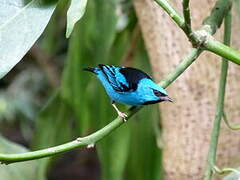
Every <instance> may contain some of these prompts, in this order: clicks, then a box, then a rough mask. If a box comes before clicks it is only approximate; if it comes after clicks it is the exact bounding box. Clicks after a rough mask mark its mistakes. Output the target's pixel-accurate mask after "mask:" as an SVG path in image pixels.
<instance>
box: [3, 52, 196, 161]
mask: <svg viewBox="0 0 240 180" xmlns="http://www.w3.org/2000/svg"><path fill="white" fill-rule="evenodd" d="M200 53H201V50H197V49H192V51H191V52H190V53H189V54H188V55H187V57H186V58H185V59H184V60H183V61H182V62H181V63H180V64H179V65H178V66H177V67H176V69H175V70H174V72H172V73H171V74H170V75H169V76H168V77H167V78H166V79H165V80H163V81H162V82H160V85H161V86H162V87H163V88H166V87H167V86H169V85H170V84H171V83H172V82H173V81H174V80H176V79H177V77H179V76H180V75H181V74H182V73H183V72H184V71H185V70H186V69H187V68H188V67H189V66H190V65H191V64H192V63H193V62H194V60H195V59H196V58H197V57H198V56H199V55H200ZM141 108H142V106H139V107H136V108H130V109H131V110H129V111H128V113H127V114H128V118H127V119H129V118H131V116H133V115H134V114H135V113H136V112H137V111H139V110H140V109H141ZM123 123H124V121H123V120H122V119H120V118H116V119H115V120H113V121H112V122H111V123H109V124H108V125H107V126H105V127H104V128H102V129H100V130H98V131H97V132H95V133H93V134H91V135H89V136H86V137H83V138H78V139H76V140H74V141H71V142H68V143H65V144H62V145H59V146H55V147H51V148H47V149H42V150H37V151H32V152H26V153H18V154H0V162H2V163H5V164H9V163H14V162H20V161H28V160H33V159H39V158H44V157H49V156H53V155H57V154H60V153H63V152H67V151H70V150H73V149H75V148H79V147H82V146H88V145H93V144H95V143H96V142H98V141H99V140H101V139H102V138H104V137H105V136H107V135H109V134H110V133H111V132H112V131H114V130H115V129H116V128H118V127H119V126H121V125H122V124H123Z"/></svg>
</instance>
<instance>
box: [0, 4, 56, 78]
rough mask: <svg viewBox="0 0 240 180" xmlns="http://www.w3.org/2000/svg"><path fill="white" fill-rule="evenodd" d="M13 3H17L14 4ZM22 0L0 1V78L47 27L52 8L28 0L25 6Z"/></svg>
mask: <svg viewBox="0 0 240 180" xmlns="http://www.w3.org/2000/svg"><path fill="white" fill-rule="evenodd" d="M14 3H16V4H17V5H14ZM23 3H24V0H22V1H20V0H11V2H10V1H9V2H8V1H6V3H5V2H4V3H3V2H2V3H0V11H3V12H1V15H2V16H1V18H2V17H3V19H2V20H0V23H1V24H0V49H1V55H0V65H1V68H0V78H2V77H3V76H5V75H6V74H7V73H8V72H9V71H10V70H11V69H12V68H13V67H14V66H15V65H16V64H17V63H18V62H19V61H20V60H21V59H22V58H23V56H24V55H25V54H26V53H27V51H28V50H29V49H30V48H31V47H32V46H33V44H34V43H35V41H36V40H37V39H38V38H39V36H40V35H41V34H42V32H43V30H44V29H45V27H46V26H47V24H48V22H49V20H50V17H51V15H52V13H53V11H54V9H55V7H56V4H54V5H51V6H42V5H41V3H40V1H39V0H32V1H31V2H30V3H28V4H27V5H26V6H24V5H23Z"/></svg>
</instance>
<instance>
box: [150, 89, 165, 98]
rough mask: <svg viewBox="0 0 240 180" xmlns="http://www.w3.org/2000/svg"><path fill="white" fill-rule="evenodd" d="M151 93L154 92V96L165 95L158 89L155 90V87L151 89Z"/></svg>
mask: <svg viewBox="0 0 240 180" xmlns="http://www.w3.org/2000/svg"><path fill="white" fill-rule="evenodd" d="M153 93H154V94H155V96H157V97H162V96H166V94H163V93H161V92H160V91H158V90H155V89H153Z"/></svg>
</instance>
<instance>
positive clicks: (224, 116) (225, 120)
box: [223, 111, 240, 130]
mask: <svg viewBox="0 0 240 180" xmlns="http://www.w3.org/2000/svg"><path fill="white" fill-rule="evenodd" d="M223 120H224V122H225V124H226V125H227V127H228V128H229V129H231V130H240V125H231V124H230V123H229V122H228V119H227V116H226V113H225V112H224V111H223Z"/></svg>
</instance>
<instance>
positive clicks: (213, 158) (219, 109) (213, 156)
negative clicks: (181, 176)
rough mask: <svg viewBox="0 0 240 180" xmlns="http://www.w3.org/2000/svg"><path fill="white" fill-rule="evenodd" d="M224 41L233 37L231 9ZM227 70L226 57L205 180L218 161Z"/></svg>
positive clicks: (209, 178) (209, 176) (227, 18)
mask: <svg viewBox="0 0 240 180" xmlns="http://www.w3.org/2000/svg"><path fill="white" fill-rule="evenodd" d="M224 25H225V27H224V43H225V44H227V45H230V39H231V14H230V11H229V13H228V14H227V16H226V17H225V23H224ZM227 71H228V61H227V60H226V59H223V60H222V68H221V77H220V83H219V91H218V100H217V107H216V116H215V120H214V124H213V130H212V134H211V141H210V147H209V152H208V158H207V168H206V171H205V177H204V180H211V179H212V175H213V172H214V167H215V163H216V153H217V145H218V137H219V134H220V126H221V119H222V117H223V109H224V96H225V86H226V80H227Z"/></svg>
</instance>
